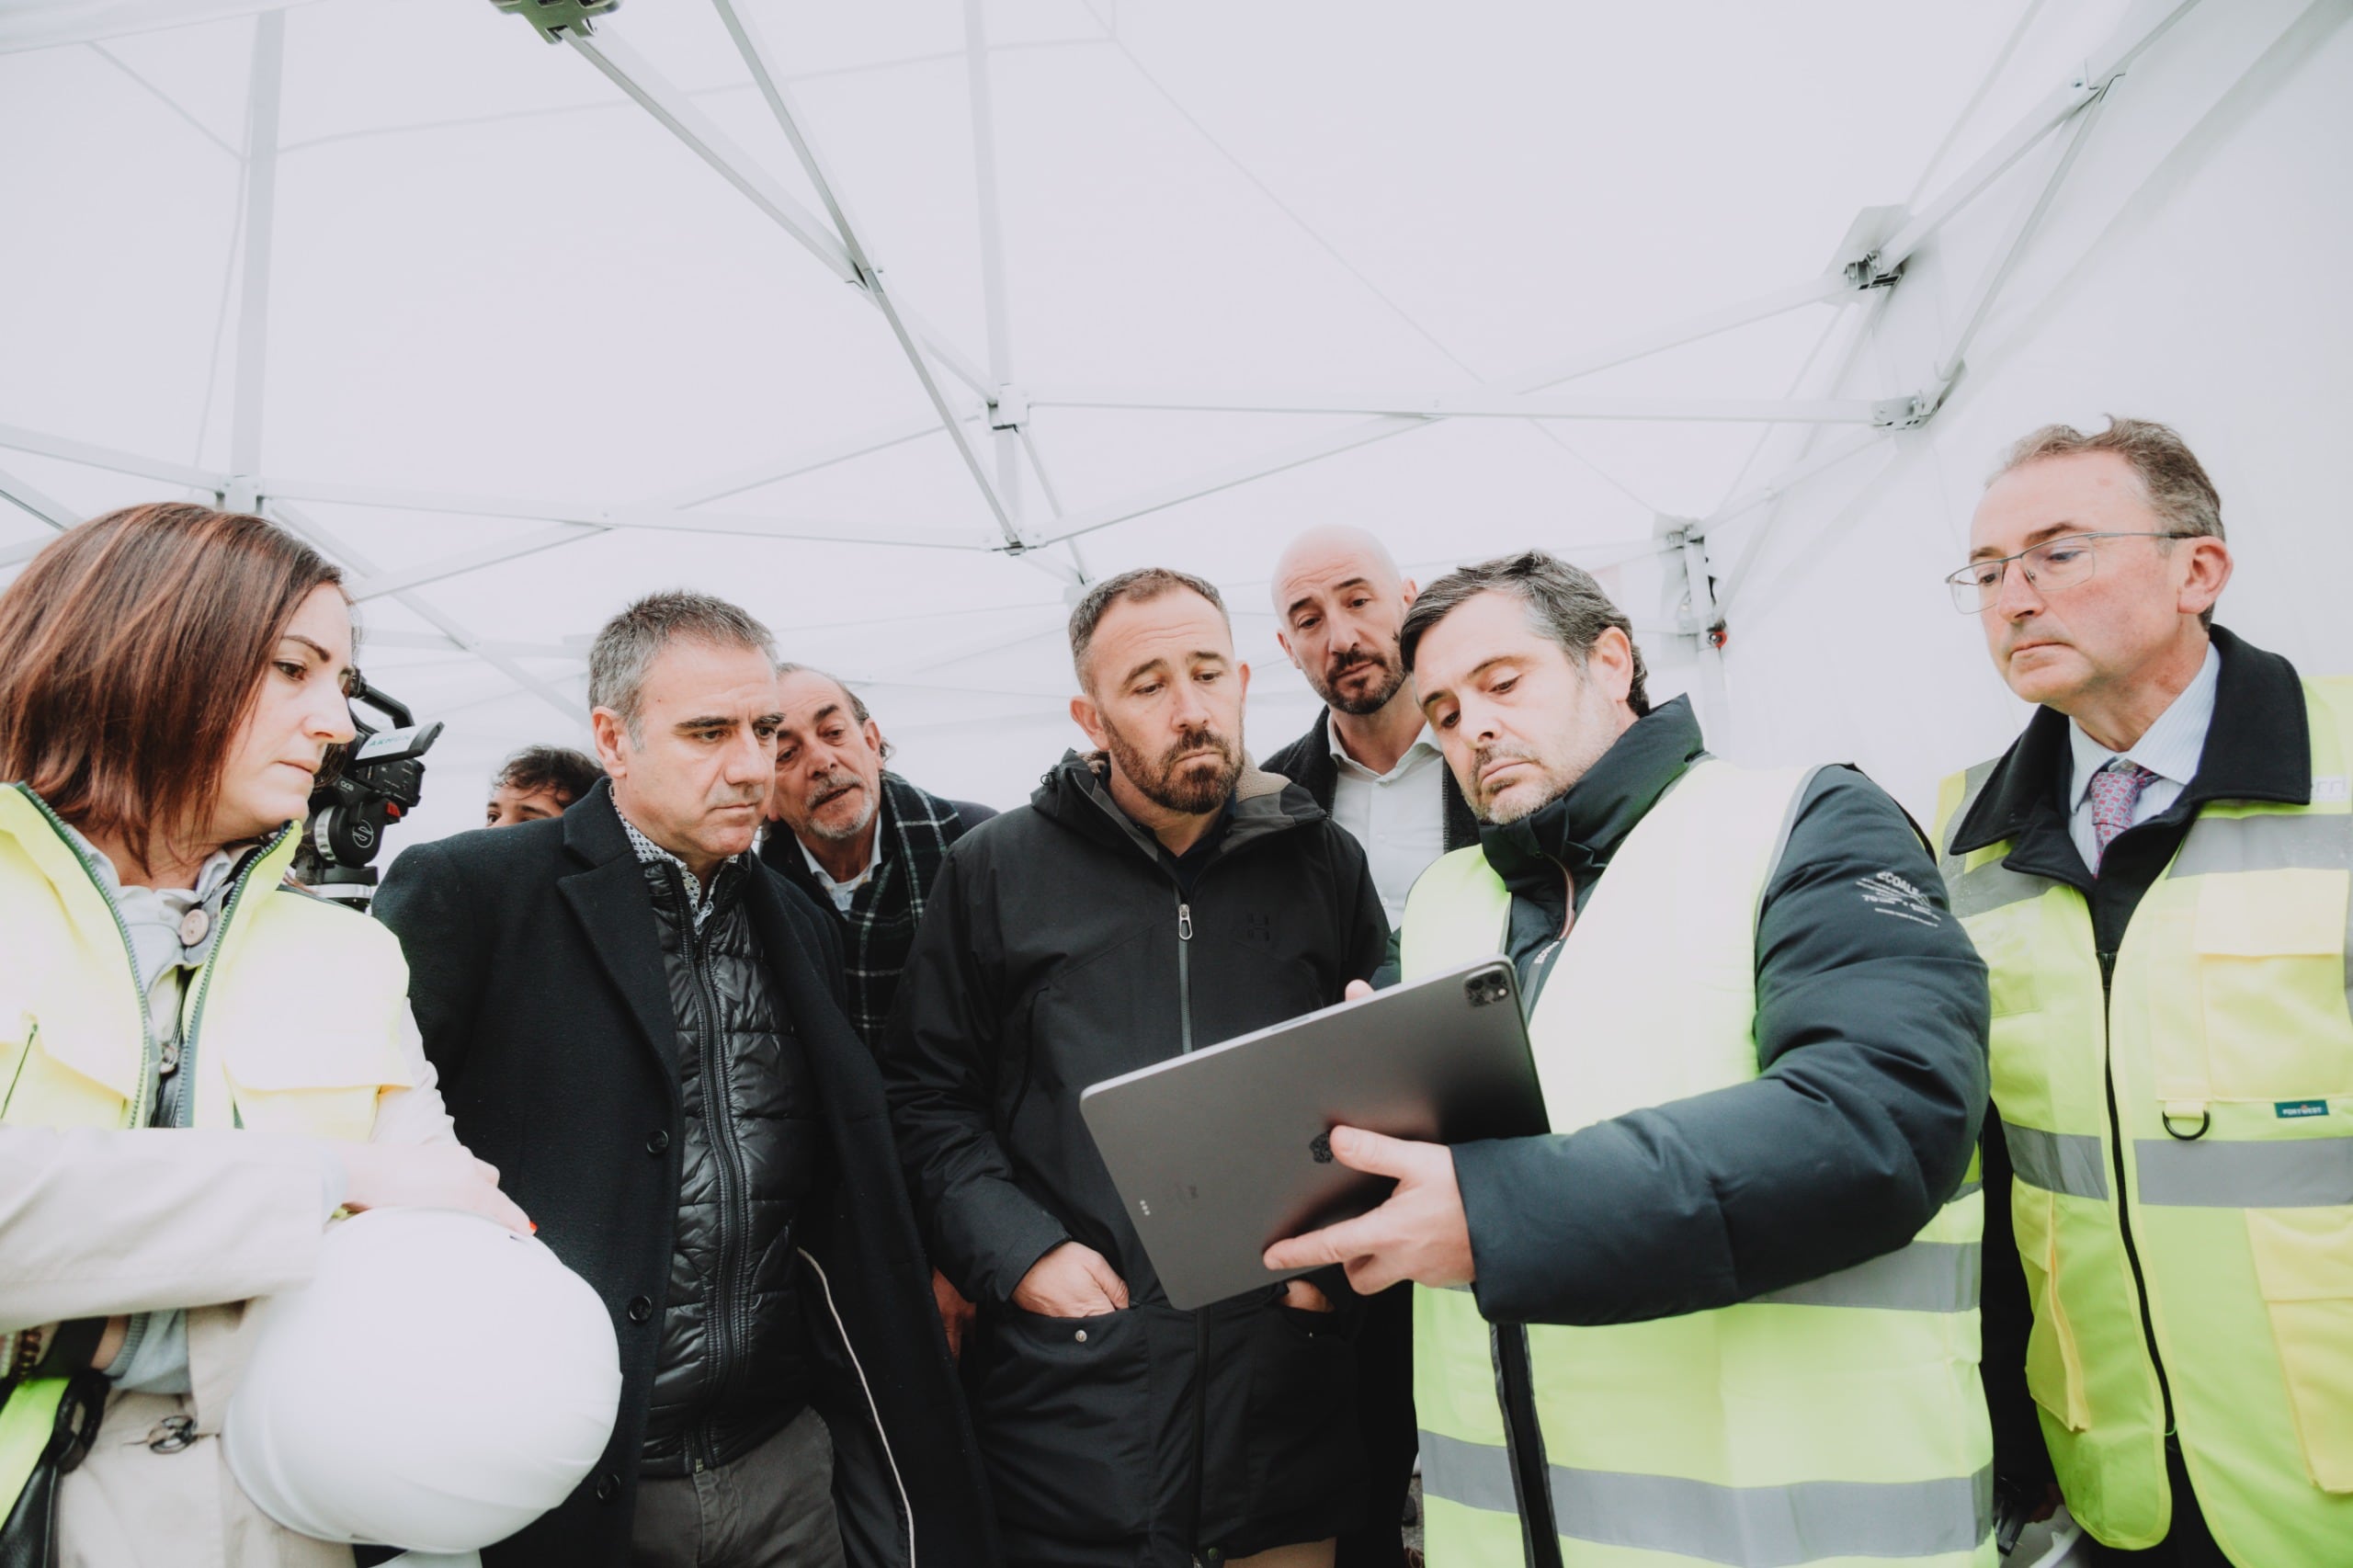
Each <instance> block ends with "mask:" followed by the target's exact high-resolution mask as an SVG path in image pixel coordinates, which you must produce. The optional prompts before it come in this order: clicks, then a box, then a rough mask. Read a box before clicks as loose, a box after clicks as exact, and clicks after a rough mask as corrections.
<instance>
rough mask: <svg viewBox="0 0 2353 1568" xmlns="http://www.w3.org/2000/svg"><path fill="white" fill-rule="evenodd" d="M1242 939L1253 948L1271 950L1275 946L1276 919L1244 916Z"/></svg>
mask: <svg viewBox="0 0 2353 1568" xmlns="http://www.w3.org/2000/svg"><path fill="white" fill-rule="evenodd" d="M1242 939H1243V941H1245V942H1246V943H1248V944H1249V945H1250V946H1251V947H1254V948H1262V949H1268V950H1271V949H1273V947H1274V945H1275V917H1274V916H1273V915H1244V916H1243V917H1242Z"/></svg>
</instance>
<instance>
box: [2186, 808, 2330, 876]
mask: <svg viewBox="0 0 2353 1568" xmlns="http://www.w3.org/2000/svg"><path fill="white" fill-rule="evenodd" d="M2348 868H2353V816H2346V815H2336V816H2310V815H2304V814H2301V813H2299V814H2296V815H2281V816H2257V817H2206V816H2201V817H2200V818H2199V819H2198V820H2197V821H2196V822H2194V823H2191V824H2189V835H2188V837H2187V838H2185V839H2183V840H2182V844H2181V853H2180V854H2178V855H2177V856H2175V857H2174V861H2173V869H2171V870H2169V871H2167V872H2166V873H2165V874H2166V875H2167V876H2171V877H2202V876H2211V875H2212V874H2213V873H2215V872H2218V871H2342V870H2345V869H2348Z"/></svg>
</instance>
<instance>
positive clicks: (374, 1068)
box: [222, 1020, 410, 1143]
mask: <svg viewBox="0 0 2353 1568" xmlns="http://www.w3.org/2000/svg"><path fill="white" fill-rule="evenodd" d="M222 1052H223V1055H222V1071H223V1073H224V1074H226V1076H227V1077H228V1080H229V1083H230V1086H231V1090H232V1093H233V1095H234V1096H235V1098H236V1103H237V1117H238V1119H239V1120H240V1121H242V1122H243V1123H244V1126H246V1127H248V1128H250V1129H253V1130H255V1131H265V1132H291V1133H300V1134H301V1135H303V1136H305V1137H311V1138H334V1139H341V1140H344V1141H346V1142H355V1143H358V1142H367V1140H368V1138H369V1134H371V1133H372V1132H373V1131H375V1128H376V1101H377V1099H378V1097H379V1096H381V1095H382V1094H383V1093H384V1091H386V1090H388V1089H404V1088H407V1087H409V1086H410V1083H409V1074H408V1070H407V1068H406V1067H405V1066H404V1064H403V1063H402V1062H401V1059H400V1056H399V1053H398V1052H397V1051H395V1050H394V1048H393V1046H392V1041H391V1040H388V1039H385V1038H383V1037H381V1036H379V1035H377V1034H375V1033H374V1032H373V1031H360V1030H355V1029H348V1028H345V1029H337V1028H334V1027H332V1026H331V1025H313V1024H311V1023H310V1022H308V1021H307V1020H301V1021H293V1020H290V1022H289V1024H288V1026H287V1027H285V1028H281V1029H278V1030H273V1031H270V1032H269V1033H267V1034H262V1033H258V1032H256V1033H254V1034H249V1035H243V1036H242V1037H241V1038H235V1039H233V1040H223V1041H222Z"/></svg>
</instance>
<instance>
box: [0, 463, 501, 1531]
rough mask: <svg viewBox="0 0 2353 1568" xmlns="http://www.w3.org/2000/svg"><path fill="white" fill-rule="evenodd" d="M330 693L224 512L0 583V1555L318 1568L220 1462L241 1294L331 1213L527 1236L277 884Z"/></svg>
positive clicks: (373, 966) (365, 939) (330, 616)
mask: <svg viewBox="0 0 2353 1568" xmlns="http://www.w3.org/2000/svg"><path fill="white" fill-rule="evenodd" d="M352 677H353V671H352V624H351V614H350V607H349V605H348V603H347V600H346V598H345V597H344V592H343V588H342V584H341V578H340V574H338V573H337V571H336V569H335V567H334V566H333V565H332V564H331V563H329V562H327V561H326V560H324V558H323V557H321V556H320V555H319V554H318V553H317V552H316V551H313V550H312V549H311V548H310V547H309V546H307V545H305V544H303V543H302V542H301V541H300V540H296V539H295V538H293V537H292V536H291V535H290V534H288V533H286V532H285V531H284V530H282V529H280V528H278V527H276V526H275V525H273V524H271V523H269V522H267V521H266V520H264V519H262V518H260V517H249V516H243V515H237V514H232V513H224V512H219V511H214V510H211V509H210V508H208V507H204V506H193V505H156V506H134V507H131V508H128V509H125V510H122V511H118V512H113V513H109V514H108V515H107V516H105V517H98V518H95V519H93V520H92V521H89V522H86V523H84V524H82V525H81V526H79V527H78V528H72V529H69V530H68V531H67V532H66V533H65V534H63V536H62V537H60V538H59V539H58V540H55V541H54V542H52V543H51V545H50V546H49V547H48V548H47V549H45V550H43V551H41V552H40V554H39V555H37V556H35V557H34V558H33V560H32V562H30V563H29V564H28V566H27V567H26V568H25V570H24V572H23V573H22V574H20V575H19V576H18V577H17V579H16V581H15V582H13V583H11V584H10V585H8V586H7V588H6V590H5V592H0V781H5V782H0V1389H5V1391H6V1403H5V1404H0V1519H5V1521H6V1522H5V1524H0V1562H8V1563H12V1564H13V1563H16V1562H25V1561H29V1562H40V1561H41V1558H40V1556H38V1555H34V1556H29V1557H26V1556H19V1555H16V1554H15V1553H16V1552H17V1551H32V1552H39V1551H41V1550H42V1548H41V1547H40V1542H41V1541H42V1540H43V1538H44V1536H47V1538H48V1546H47V1548H46V1550H47V1551H48V1552H49V1553H51V1554H53V1556H52V1560H55V1561H63V1562H68V1563H90V1564H97V1565H104V1568H113V1565H116V1564H124V1565H130V1564H142V1565H143V1564H147V1563H151V1562H153V1563H163V1562H170V1563H173V1564H176V1565H178V1564H220V1565H222V1568H227V1565H231V1564H261V1563H267V1564H293V1563H303V1564H309V1563H321V1564H326V1563H342V1564H348V1563H350V1562H351V1561H352V1554H351V1549H350V1548H349V1547H348V1546H334V1545H329V1544H327V1543H325V1542H322V1541H316V1540H307V1539H305V1538H302V1537H300V1536H296V1535H294V1534H292V1533H291V1532H290V1531H287V1530H285V1529H282V1528H279V1527H278V1526H277V1525H275V1524H272V1523H271V1522H270V1521H269V1520H268V1519H267V1518H266V1517H263V1516H262V1515H261V1514H260V1513H259V1512H258V1511H256V1509H255V1508H254V1506H253V1505H252V1504H251V1503H249V1502H248V1501H246V1499H245V1498H244V1494H242V1493H241V1492H240V1491H239V1490H238V1488H237V1486H236V1485H235V1483H233V1480H232V1479H231V1478H230V1476H229V1474H228V1472H227V1471H226V1469H225V1467H224V1465H223V1463H222V1460H221V1458H220V1448H221V1445H220V1443H219V1442H218V1440H217V1435H218V1433H219V1432H220V1429H221V1422H222V1415H223V1414H224V1413H225V1409H226V1405H227V1403H228V1396H229V1394H230V1392H232V1391H233V1388H234V1386H235V1382H236V1379H237V1375H238V1369H239V1368H240V1367H241V1366H242V1365H243V1360H244V1353H245V1351H246V1350H247V1349H248V1348H249V1346H248V1344H247V1340H248V1339H249V1337H250V1335H249V1332H248V1330H249V1324H248V1320H247V1316H246V1313H245V1311H244V1304H245V1303H246V1302H247V1301H249V1300H250V1299H251V1298H254V1297H256V1296H262V1295H267V1294H271V1293H274V1292H277V1291H281V1290H288V1289H290V1288H291V1287H294V1286H298V1285H300V1284H301V1283H302V1282H303V1281H304V1280H305V1279H306V1278H309V1276H310V1273H311V1271H312V1267H313V1260H314V1258H315V1257H316V1255H317V1253H318V1249H319V1246H320V1242H321V1236H322V1233H323V1232H324V1227H325V1222H326V1221H327V1219H328V1217H329V1216H330V1214H332V1213H333V1212H334V1211H335V1210H337V1209H338V1208H350V1209H364V1208H370V1207H380V1206H391V1205H396V1204H412V1205H420V1206H428V1207H435V1208H444V1209H462V1210H472V1211H473V1212H476V1213H480V1214H483V1215H484V1216H486V1217H489V1218H491V1219H494V1220H497V1221H500V1222H502V1223H505V1224H508V1225H510V1226H513V1227H515V1228H516V1229H518V1230H520V1229H524V1228H527V1226H528V1223H529V1221H526V1220H525V1219H524V1217H523V1215H522V1213H521V1211H520V1210H517V1209H516V1207H515V1206H514V1205H513V1204H512V1203H511V1202H509V1201H508V1200H507V1199H506V1198H505V1197H504V1195H502V1194H501V1193H500V1192H499V1191H498V1188H497V1173H496V1172H495V1171H493V1170H492V1169H491V1168H490V1167H489V1166H487V1165H483V1164H482V1163H481V1162H479V1161H477V1160H475V1159H473V1158H472V1156H471V1155H470V1154H468V1153H466V1152H465V1150H464V1149H463V1148H462V1147H460V1145H459V1143H458V1142H457V1140H456V1137H455V1135H454V1134H453V1133H452V1131H450V1126H449V1117H448V1116H447V1115H446V1114H445V1113H444V1111H443V1109H442V1106H441V1098H440V1095H439V1093H438V1090H437V1089H436V1087H435V1080H434V1074H433V1070H432V1068H431V1066H430V1065H429V1064H428V1063H427V1062H426V1059H425V1055H424V1051H423V1049H422V1047H421V1045H420V1043H419V1041H418V1037H417V1032H416V1026H415V1023H414V1022H413V1021H412V1019H411V1018H410V1016H409V1008H408V999H407V992H408V971H407V968H406V966H405V964H404V962H403V960H402V958H401V951H400V947H399V945H398V944H397V943H396V942H395V941H394V940H393V939H392V936H391V935H390V933H388V932H386V931H385V930H383V929H382V928H381V926H377V925H376V923H375V922H373V921H371V920H369V919H367V918H365V917H364V916H360V915H356V914H354V913H352V912H350V911H348V910H346V909H343V908H341V907H338V906H336V905H334V904H332V903H326V902H324V901H322V900H319V899H315V898H313V897H311V896H310V895H309V894H307V893H305V892H301V890H300V889H298V888H295V887H293V886H292V885H290V883H288V882H287V881H286V870H287V867H288V864H289V863H290V860H291V859H292V858H293V854H294V849H295V846H296V841H297V838H298V836H299V831H300V825H301V819H302V816H303V813H304V811H305V809H306V806H307V803H308V801H309V797H310V794H311V790H312V789H313V785H314V783H315V781H316V778H317V776H318V773H319V771H320V769H321V767H323V766H324V764H325V762H326V761H327V759H328V757H329V755H330V753H331V751H332V750H333V748H335V747H336V746H338V745H340V744H344V743H347V742H348V741H349V740H350V739H351V738H352V735H353V729H352V724H351V720H350V712H349V709H348V706H347V699H346V691H347V687H348V686H349V684H350V682H351V680H352ZM367 1353H369V1351H368V1348H367V1347H355V1354H367ZM94 1415H97V1416H100V1417H101V1426H102V1429H103V1436H101V1437H98V1439H97V1441H96V1442H95V1443H89V1442H87V1441H86V1437H87V1432H86V1427H87V1426H88V1422H89V1420H90V1418H91V1417H92V1416H94ZM77 1423H78V1424H79V1425H80V1426H82V1427H83V1428H85V1431H84V1433H83V1437H84V1440H82V1441H68V1440H67V1437H66V1434H68V1432H69V1430H70V1429H71V1428H73V1427H74V1426H75V1425H76V1424H77ZM52 1434H56V1435H57V1436H56V1437H54V1438H53V1439H52Z"/></svg>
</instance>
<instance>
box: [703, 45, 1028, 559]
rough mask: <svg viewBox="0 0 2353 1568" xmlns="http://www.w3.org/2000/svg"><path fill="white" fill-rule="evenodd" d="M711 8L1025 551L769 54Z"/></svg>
mask: <svg viewBox="0 0 2353 1568" xmlns="http://www.w3.org/2000/svg"><path fill="white" fill-rule="evenodd" d="M711 5H712V6H713V8H714V9H716V10H717V11H718V12H719V19H720V20H721V21H722V23H724V24H725V26H726V28H727V34H728V37H729V38H731V39H733V40H734V43H735V52H736V53H737V54H739V55H741V56H743V60H744V64H745V67H746V68H747V69H748V70H750V72H751V74H752V81H753V83H754V84H755V85H756V86H757V87H758V88H759V90H760V97H762V98H764V99H766V100H767V106H768V112H769V114H771V115H772V116H774V117H775V119H776V122H777V125H778V128H779V129H780V130H781V131H783V132H784V135H785V140H787V141H789V142H791V143H792V151H793V153H794V155H795V156H797V157H799V158H800V160H801V169H802V171H803V172H804V173H806V174H807V175H808V176H809V183H810V184H811V185H813V186H814V187H816V191H817V196H818V199H820V200H822V201H823V202H824V204H825V212H826V215H827V216H828V217H830V218H832V219H833V221H834V230H835V233H836V234H838V235H839V236H840V239H841V244H842V246H843V248H844V249H845V250H846V251H847V253H848V256H849V260H850V265H851V266H852V267H855V268H856V269H857V273H858V279H859V281H861V282H862V283H864V284H865V286H866V292H867V294H868V296H869V297H870V298H871V299H872V300H873V301H874V303H875V304H876V305H877V306H878V307H880V309H881V312H882V319H883V320H884V321H887V322H889V323H890V324H891V333H892V335H893V336H894V337H896V338H897V339H898V340H899V348H900V350H901V352H903V353H904V354H905V355H906V357H907V363H908V364H909V365H910V366H912V367H913V368H914V369H915V380H917V381H921V382H922V383H923V391H924V395H925V396H926V397H927V398H929V399H930V400H931V406H932V409H933V412H935V413H937V414H938V415H939V423H940V426H942V427H943V428H944V429H946V430H947V432H948V437H949V440H951V441H953V442H955V443H956V454H957V456H959V457H961V458H962V459H963V460H964V467H965V468H966V469H967V470H968V471H969V472H971V474H972V483H974V484H976V485H978V486H979V487H980V492H981V499H982V500H983V502H985V503H986V504H987V506H988V509H989V514H990V516H991V517H995V520H996V526H997V528H998V529H999V530H1000V531H1001V532H1002V533H1003V534H1004V535H1005V542H1006V544H1007V545H1009V546H1011V547H1012V548H1013V549H1014V550H1016V551H1024V550H1027V549H1029V545H1030V541H1029V540H1027V539H1024V538H1023V537H1022V532H1021V524H1020V522H1019V520H1018V519H1017V518H1016V517H1015V516H1014V513H1013V509H1012V507H1011V506H1009V505H1008V504H1007V502H1006V498H1005V496H1004V495H1003V494H1000V493H999V492H998V490H997V487H996V483H995V481H994V480H993V479H991V478H990V476H989V471H988V467H987V465H986V464H984V463H983V462H982V461H981V454H980V452H979V450H978V449H976V448H975V447H974V446H973V445H972V441H971V439H970V438H969V437H966V436H965V434H964V426H963V421H962V420H961V419H960V418H959V417H958V416H957V413H956V411H955V410H954V409H953V408H951V407H949V403H948V397H947V394H946V393H945V392H942V391H941V390H940V386H939V378H938V376H936V375H934V374H933V373H932V369H931V364H930V362H929V361H928V360H927V359H926V358H925V357H924V351H923V347H922V346H921V345H920V344H919V343H918V342H917V341H916V339H915V335H914V332H913V330H912V328H911V327H910V325H909V324H908V320H907V317H906V315H905V314H904V312H902V311H901V310H900V309H899V305H898V302H897V301H895V300H893V299H892V297H891V291H890V289H889V287H888V286H887V285H886V284H885V283H884V282H883V278H882V269H881V267H880V266H878V265H877V264H876V263H875V262H874V261H873V259H872V258H871V257H870V256H869V255H868V253H867V249H866V246H865V244H864V242H863V241H861V240H860V239H859V238H858V229H857V227H856V225H854V224H852V223H851V222H850V219H849V210H848V206H847V203H846V202H845V201H844V200H843V199H842V196H841V192H840V187H839V185H838V184H837V183H836V182H835V179H834V178H833V176H832V175H831V174H830V173H829V172H828V171H827V169H826V167H825V164H824V159H823V158H821V157H819V156H818V154H817V149H816V147H815V145H814V144H813V142H811V141H810V140H809V138H808V136H807V135H806V134H805V133H804V132H803V131H801V119H800V117H799V116H798V115H797V114H795V113H794V111H793V108H792V105H791V102H790V100H789V99H788V97H786V95H785V90H784V84H783V83H782V82H781V81H780V80H779V79H778V75H777V73H776V72H775V71H774V70H772V69H771V68H770V67H769V64H768V60H767V51H765V50H764V49H763V48H762V47H761V44H760V40H759V39H758V37H757V36H756V34H755V33H754V31H753V29H752V26H751V23H750V22H749V21H747V20H746V19H745V17H743V15H742V14H741V13H739V12H738V11H737V10H736V8H735V5H734V0H711ZM984 395H987V396H990V397H994V396H995V393H994V392H989V393H987V394H984Z"/></svg>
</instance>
